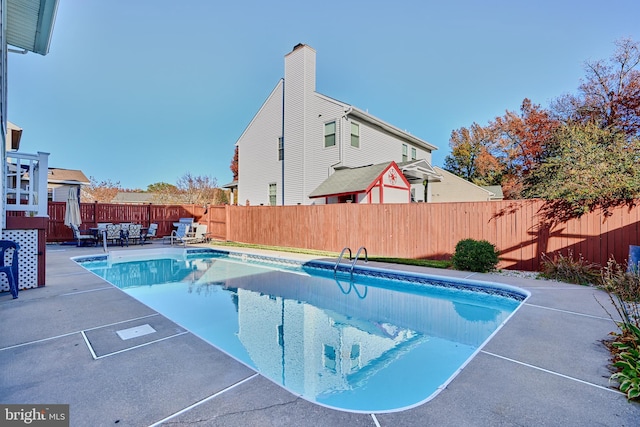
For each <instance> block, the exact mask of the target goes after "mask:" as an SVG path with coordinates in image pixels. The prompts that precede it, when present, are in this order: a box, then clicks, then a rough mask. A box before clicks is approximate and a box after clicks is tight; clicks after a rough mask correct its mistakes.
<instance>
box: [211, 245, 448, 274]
mask: <svg viewBox="0 0 640 427" xmlns="http://www.w3.org/2000/svg"><path fill="white" fill-rule="evenodd" d="M212 244H215V245H216V246H229V247H236V248H249V249H264V250H269V251H280V252H291V253H296V254H307V255H317V256H325V257H330V258H338V256H339V255H340V254H339V253H337V252H328V251H316V250H312V249H300V248H287V247H281V246H267V245H255V244H252V243H239V242H222V241H215V242H212ZM369 261H377V262H388V263H391V264H405V265H417V266H420V267H433V268H450V267H451V261H446V260H432V259H413V258H388V257H369Z"/></svg>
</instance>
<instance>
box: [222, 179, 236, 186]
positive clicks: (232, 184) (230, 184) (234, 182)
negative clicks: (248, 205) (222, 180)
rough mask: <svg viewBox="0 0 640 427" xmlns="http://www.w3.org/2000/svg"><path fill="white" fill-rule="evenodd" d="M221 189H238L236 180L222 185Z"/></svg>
mask: <svg viewBox="0 0 640 427" xmlns="http://www.w3.org/2000/svg"><path fill="white" fill-rule="evenodd" d="M222 188H238V180H237V179H236V180H233V181H231V182H230V183H228V184H225V185H223V186H222Z"/></svg>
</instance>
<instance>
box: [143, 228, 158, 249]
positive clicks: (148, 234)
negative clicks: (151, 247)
mask: <svg viewBox="0 0 640 427" xmlns="http://www.w3.org/2000/svg"><path fill="white" fill-rule="evenodd" d="M157 232H158V224H156V223H155V222H154V223H153V224H151V225H150V226H149V228H148V229H147V231H146V233H142V238H141V239H140V240H141V242H140V244H142V245H144V244H145V243H146V242H147V239H149V240H151V239H153V238H154V237H156V233H157Z"/></svg>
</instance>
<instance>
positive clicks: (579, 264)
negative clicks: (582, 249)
mask: <svg viewBox="0 0 640 427" xmlns="http://www.w3.org/2000/svg"><path fill="white" fill-rule="evenodd" d="M541 258H542V272H541V273H540V275H541V276H542V277H544V278H545V279H551V280H558V281H560V282H566V283H575V284H577V285H590V284H596V283H598V281H599V280H600V266H599V265H597V264H594V263H592V262H588V261H587V260H585V259H584V257H583V256H582V255H580V256H579V257H578V258H577V259H575V258H574V257H573V251H571V250H569V251H567V255H566V256H564V255H562V254H555V255H554V256H553V258H549V256H547V255H546V254H542V257H541Z"/></svg>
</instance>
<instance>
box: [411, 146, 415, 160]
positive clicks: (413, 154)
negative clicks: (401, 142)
mask: <svg viewBox="0 0 640 427" xmlns="http://www.w3.org/2000/svg"><path fill="white" fill-rule="evenodd" d="M415 159H416V149H415V148H414V147H411V160H415Z"/></svg>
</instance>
